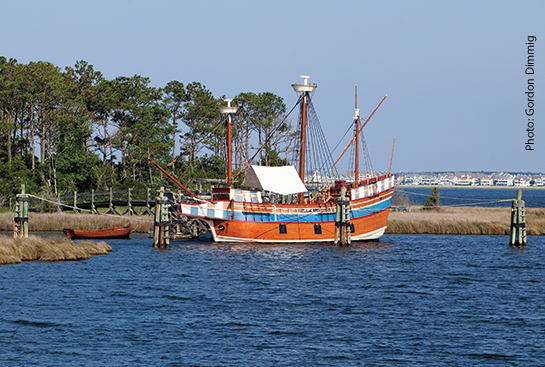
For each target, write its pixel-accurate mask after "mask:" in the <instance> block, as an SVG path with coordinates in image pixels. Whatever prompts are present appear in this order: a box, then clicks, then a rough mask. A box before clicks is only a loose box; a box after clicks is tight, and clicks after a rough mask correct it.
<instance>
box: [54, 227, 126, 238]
mask: <svg viewBox="0 0 545 367" xmlns="http://www.w3.org/2000/svg"><path fill="white" fill-rule="evenodd" d="M131 230H132V227H131V225H130V224H129V225H126V226H121V227H113V228H105V229H97V230H94V231H84V230H79V229H71V228H65V229H63V230H62V231H63V232H64V234H65V235H66V237H68V238H69V239H71V240H76V239H100V240H103V239H104V240H105V239H117V238H129V236H130V234H131Z"/></svg>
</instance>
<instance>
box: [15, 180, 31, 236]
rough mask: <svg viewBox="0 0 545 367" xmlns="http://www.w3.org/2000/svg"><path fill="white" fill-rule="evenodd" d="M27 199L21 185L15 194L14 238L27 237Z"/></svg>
mask: <svg viewBox="0 0 545 367" xmlns="http://www.w3.org/2000/svg"><path fill="white" fill-rule="evenodd" d="M28 200H29V198H28V195H27V194H25V185H21V193H20V194H17V198H16V204H15V225H14V226H13V237H15V238H18V237H20V238H28Z"/></svg>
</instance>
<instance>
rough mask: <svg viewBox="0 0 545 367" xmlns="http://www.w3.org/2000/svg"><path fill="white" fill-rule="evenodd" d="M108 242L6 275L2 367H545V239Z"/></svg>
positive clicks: (0, 302) (1, 304)
mask: <svg viewBox="0 0 545 367" xmlns="http://www.w3.org/2000/svg"><path fill="white" fill-rule="evenodd" d="M109 242H110V244H111V245H112V247H113V249H114V251H113V252H112V253H110V254H109V255H106V256H96V257H93V258H92V259H90V260H87V261H82V262H59V263H42V262H31V263H28V262H27V263H23V264H20V265H10V266H2V267H0V295H1V296H0V365H1V366H333V365H334V366H360V365H361V366H364V365H369V366H406V365H418V366H442V365H454V366H499V365H500V366H501V365H506V366H540V365H541V366H542V365H545V339H544V338H543V335H544V333H545V302H543V297H544V294H545V238H544V237H529V239H528V243H529V245H528V248H527V249H524V250H520V249H513V248H510V247H509V246H508V245H507V243H508V239H507V237H506V236H431V235H421V236H407V235H389V236H384V237H383V241H382V242H380V243H366V244H357V245H353V246H352V247H351V248H348V249H345V248H335V247H332V246H330V245H291V246H290V245H283V246H277V245H274V246H273V245H271V246H257V245H218V244H212V243H207V242H174V243H173V244H172V246H171V249H170V250H155V249H153V248H152V247H151V240H150V239H148V238H147V236H145V235H138V234H136V235H133V239H131V240H129V241H120V240H119V241H109Z"/></svg>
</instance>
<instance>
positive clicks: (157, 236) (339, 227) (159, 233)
mask: <svg viewBox="0 0 545 367" xmlns="http://www.w3.org/2000/svg"><path fill="white" fill-rule="evenodd" d="M345 190H346V189H345V188H344V187H343V188H342V189H341V196H340V197H339V198H338V199H337V215H336V220H335V226H336V228H335V241H334V242H335V245H341V246H349V245H350V243H351V238H350V232H351V225H350V202H349V200H348V198H347V197H346V196H345ZM129 199H130V190H129ZM148 202H149V199H148ZM28 213H29V195H28V194H26V193H25V185H21V194H18V195H17V197H16V204H15V218H14V220H15V224H14V237H15V238H17V237H28ZM97 213H98V212H97ZM129 215H130V213H129ZM175 226H184V227H185V229H186V230H188V231H189V233H190V234H191V235H192V236H193V237H198V235H199V234H200V233H201V232H200V231H201V230H202V228H199V226H201V227H202V224H201V223H200V222H198V221H196V222H195V221H194V222H193V223H189V224H188V218H185V217H181V216H180V215H179V214H178V213H176V211H175V210H172V208H171V205H170V203H169V199H168V198H167V197H166V196H165V189H164V187H161V189H160V190H159V195H158V196H157V197H156V198H155V210H154V225H153V228H154V229H153V247H157V248H168V247H169V246H170V239H171V237H172V236H173V235H174V231H173V228H174V227H175ZM178 228H179V227H178ZM526 243H527V241H526V210H525V202H524V200H522V190H517V198H516V199H515V200H513V201H512V204H511V226H510V233H509V245H510V246H514V247H524V246H526Z"/></svg>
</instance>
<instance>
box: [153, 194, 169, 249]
mask: <svg viewBox="0 0 545 367" xmlns="http://www.w3.org/2000/svg"><path fill="white" fill-rule="evenodd" d="M164 194H165V188H164V187H161V189H160V190H159V196H158V197H157V198H156V199H155V217H154V218H155V219H154V225H153V247H158V248H168V247H169V246H170V236H169V227H170V223H169V216H168V203H167V202H168V199H167V198H166V197H165V196H164Z"/></svg>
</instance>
